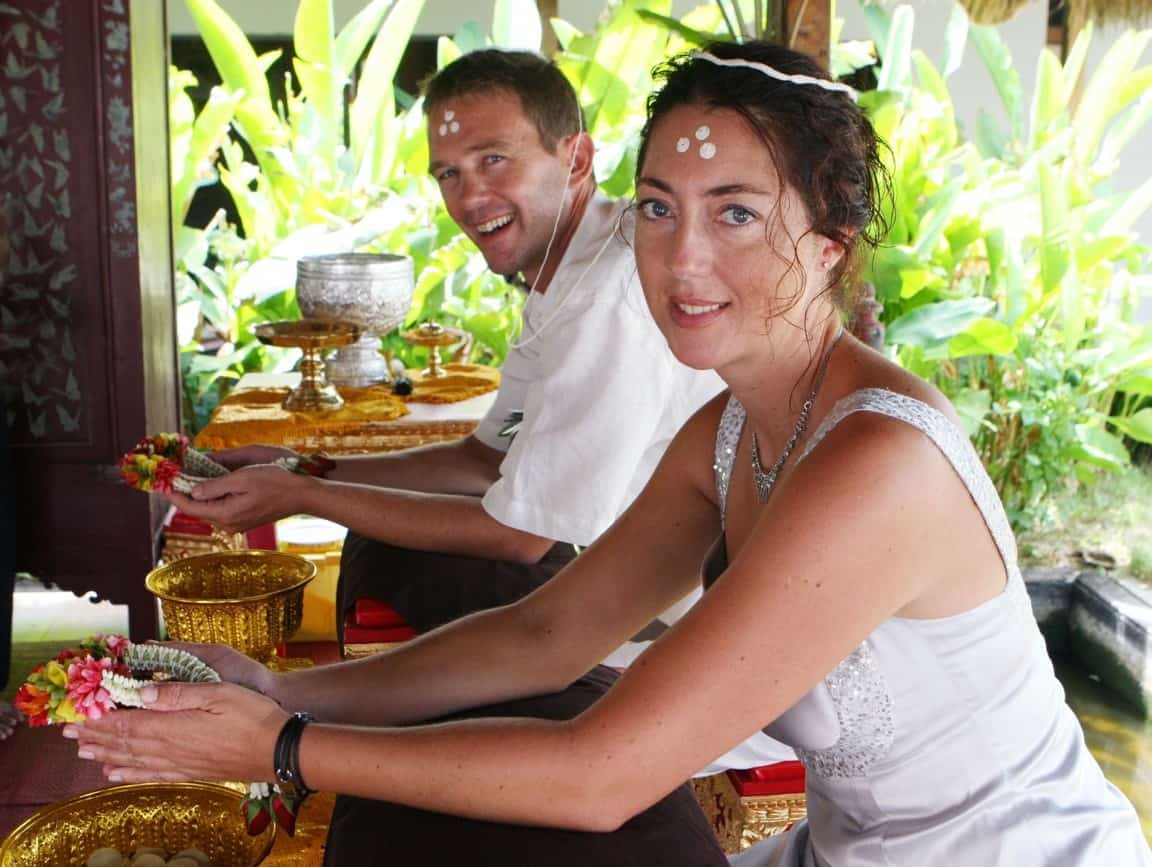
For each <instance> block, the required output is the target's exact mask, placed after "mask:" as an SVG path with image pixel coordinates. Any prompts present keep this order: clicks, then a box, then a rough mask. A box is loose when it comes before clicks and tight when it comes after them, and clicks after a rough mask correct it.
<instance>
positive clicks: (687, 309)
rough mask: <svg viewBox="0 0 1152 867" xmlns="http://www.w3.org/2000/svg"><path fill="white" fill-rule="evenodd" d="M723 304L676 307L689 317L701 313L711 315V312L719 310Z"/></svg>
mask: <svg viewBox="0 0 1152 867" xmlns="http://www.w3.org/2000/svg"><path fill="white" fill-rule="evenodd" d="M723 306H724V305H723V304H704V305H701V304H677V305H676V307H677V308H678V309H679V310H680V311H681V312H683V313H687V314H688V315H689V316H699V315H700V314H701V313H711V312H712V311H713V310H719V309H720V308H721V307H723Z"/></svg>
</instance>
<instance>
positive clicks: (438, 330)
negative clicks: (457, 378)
mask: <svg viewBox="0 0 1152 867" xmlns="http://www.w3.org/2000/svg"><path fill="white" fill-rule="evenodd" d="M464 338H465V334H464V332H463V331H460V330H459V329H457V328H445V327H444V326H443V325H441V324H440V323H439V322H432V321H431V320H427V321H425V322H424V323H423V324H422V325H421V326H420V327H419V328H413V329H411V330H409V331H405V332H404V339H405V340H406V341H408V342H409V343H411V344H413V345H415V346H427V347H428V348H429V349H430V350H431V351H430V353H429V355H428V367H427V368H425V369H424V370H422V371H421V372H420V375H421V376H423V377H425V378H426V379H435V378H436V377H439V376H447V375H448V374H447V371H445V370H444V368H443V367H442V366H441V363H442V362H441V358H440V347H442V346H451V345H452V344H453V343H459V342H460V341H461V340H463V339H464Z"/></svg>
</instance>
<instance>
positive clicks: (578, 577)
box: [210, 411, 719, 725]
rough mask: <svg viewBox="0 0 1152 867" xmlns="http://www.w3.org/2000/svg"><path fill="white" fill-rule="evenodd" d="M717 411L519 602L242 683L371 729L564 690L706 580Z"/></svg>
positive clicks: (690, 429) (694, 426) (713, 528)
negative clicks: (385, 646)
mask: <svg viewBox="0 0 1152 867" xmlns="http://www.w3.org/2000/svg"><path fill="white" fill-rule="evenodd" d="M715 415H716V411H713V413H712V414H711V417H708V418H705V419H704V421H703V422H702V423H701V422H697V421H693V422H690V423H689V426H687V427H686V428H685V429H684V431H683V432H682V433H681V434H680V436H679V437H678V438H677V440H676V441H675V442H674V443H673V444H672V445H671V446H670V447H669V449H668V452H667V453H666V456H665V458H664V461H663V462H662V464H661V466H660V467H659V468H658V469H657V471H656V473H655V474H654V475H653V478H652V480H651V481H650V483H649V485H648V487H647V489H646V490H645V491H644V492H643V493H642V494H641V496H640V497H639V498H638V500H637V502H636V503H635V504H634V505H633V507H632V508H631V509H629V510H628V511H627V512H626V513H625V514H624V515H623V516H622V517H621V518H620V520H619V521H618V522H617V524H616V526H614V527H613V528H612V529H611V530H609V531H608V533H606V534H605V535H604V537H602V538H601V539H600V540H599V541H598V542H596V544H594V545H592V546H590V547H589V548H588V549H587V550H585V551H584V552H583V553H582V554H581V555H580V556H579V557H578V558H576V560H574V561H573V562H572V563H571V564H569V565H568V566H567V567H566V568H565V569H563V570H562V571H561V572H560V573H559V574H558V575H557V576H556V577H554V578H553V579H552V580H550V581H549V582H548V583H547V584H545V585H544V586H543V587H541V588H540V589H539V590H537V591H536V592H534V593H532V594H531V595H529V596H528V597H526V598H525V599H523V600H521V601H520V602H519V603H517V604H516V605H510V606H506V607H503V608H497V609H492V610H488V611H483V612H479V613H476V614H473V615H470V616H468V617H465V618H462V619H460V620H457V621H455V622H453V623H451V624H448V625H446V626H443V627H441V628H440V629H437V630H435V631H433V632H430V633H428V634H426V635H423V636H420V637H418V638H416V639H413V640H411V641H408V642H405V643H404V644H403V645H401V646H399V647H397V648H394V649H392V650H390V651H389V652H388V653H386V654H379V655H375V656H371V657H366V658H364V659H360V660H355V661H350V662H344V663H338V664H336V665H329V666H322V667H318V668H314V669H306V670H302V671H295V672H288V673H284V674H277V675H271V674H263V675H262V677H260V678H259V679H256V678H255V675H254V674H252V673H251V672H248V671H244V672H242V674H243V675H244V676H243V678H242V679H241V682H244V683H250V684H251V685H252V686H254V687H255V688H257V689H259V690H260V691H262V692H264V693H266V694H268V695H270V696H271V697H273V698H275V699H276V700H277V701H279V702H280V703H281V704H282V705H283V706H284V707H285V708H287V709H288V710H309V711H311V712H313V713H315V714H316V715H317V716H318V717H320V718H321V719H324V720H329V721H337V722H347V723H357V724H366V725H383V724H387V723H398V722H411V721H414V720H421V719H430V718H433V717H438V716H442V715H444V714H447V713H451V712H453V711H456V710H460V709H463V708H469V707H476V706H480V705H487V704H492V703H494V702H498V701H504V700H509V699H514V698H521V697H524V696H529V695H539V694H543V693H548V692H555V691H557V690H561V689H563V688H564V687H566V686H567V685H568V684H569V683H571V682H572V681H573V680H574V679H576V678H577V677H579V676H580V675H582V674H583V673H584V672H586V671H587V670H588V669H590V668H591V667H593V666H594V665H595V664H596V663H597V662H599V661H600V660H601V659H603V658H604V657H605V656H607V655H608V654H609V653H610V652H611V651H613V650H615V649H616V647H618V646H619V645H620V644H621V642H623V641H625V640H627V639H628V638H631V637H632V636H633V635H635V634H636V633H637V632H639V631H640V630H641V629H643V628H644V627H645V626H647V625H648V623H649V622H650V621H651V620H652V618H653V617H655V616H657V615H659V614H660V613H661V612H662V611H664V610H665V609H666V608H667V607H668V606H669V605H671V604H672V603H674V602H676V601H677V600H678V599H680V598H681V597H683V596H684V594H685V593H687V592H688V590H690V589H691V588H692V587H694V586H696V583H697V581H698V580H699V579H698V567H699V563H700V561H701V559H702V556H703V553H704V550H705V549H706V548H707V546H708V545H709V544H710V543H711V541H712V540H713V539H714V538H715V536H716V533H717V532H718V528H719V525H718V519H717V516H716V511H715V505H714V504H713V502H712V501H711V499H709V494H710V490H708V491H705V492H702V489H703V488H705V487H707V488H709V489H710V487H711V469H710V460H711V459H710V457H709V456H710V454H711V437H712V435H713V432H714V430H715V424H716V418H715ZM686 467H694V468H696V469H693V470H688V469H685V468H686ZM701 467H702V469H700V468H701ZM669 515H676V516H677V519H676V522H675V524H673V523H672V522H671V521H670V518H669ZM644 539H649V540H651V541H650V543H644V542H642V541H641V540H644ZM210 662H211V660H210ZM216 662H217V664H226V661H225V660H220V659H217V660H216ZM230 670H231V669H228V670H226V671H225V672H224V674H225V677H226V678H228V679H232V678H231V677H230V675H229V673H228V672H229V671H230ZM237 670H238V671H239V668H238V669H237ZM256 674H261V673H260V672H256Z"/></svg>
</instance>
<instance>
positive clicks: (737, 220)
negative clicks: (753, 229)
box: [722, 205, 756, 226]
mask: <svg viewBox="0 0 1152 867" xmlns="http://www.w3.org/2000/svg"><path fill="white" fill-rule="evenodd" d="M722 219H723V220H724V222H726V223H731V224H732V225H735V226H744V225H747V224H748V223H752V222H754V221H755V220H756V214H755V212H753V211H750V210H748V209H747V208H745V207H743V206H742V205H729V206H728V207H726V208H725V209H724V211H723V214H722Z"/></svg>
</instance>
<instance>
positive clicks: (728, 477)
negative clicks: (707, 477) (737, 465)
mask: <svg viewBox="0 0 1152 867" xmlns="http://www.w3.org/2000/svg"><path fill="white" fill-rule="evenodd" d="M746 416H747V414H746V413H745V411H744V405H743V404H742V403H740V401H738V400H737V399H736V398H735V396H731V395H730V396H729V397H728V403H727V404H726V405H725V406H724V414H723V415H721V416H720V425H719V427H717V428H716V452H715V455H714V457H713V459H712V474H713V476H714V477H715V479H716V499H717V502H719V504H720V525H721V526H723V525H724V513H725V511H726V506H727V503H728V485H729V483H730V482H731V481H732V464H733V463H734V462H735V460H736V446H737V444H738V443H739V442H740V434H741V433H742V432H743V430H744V419H745V418H746Z"/></svg>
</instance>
